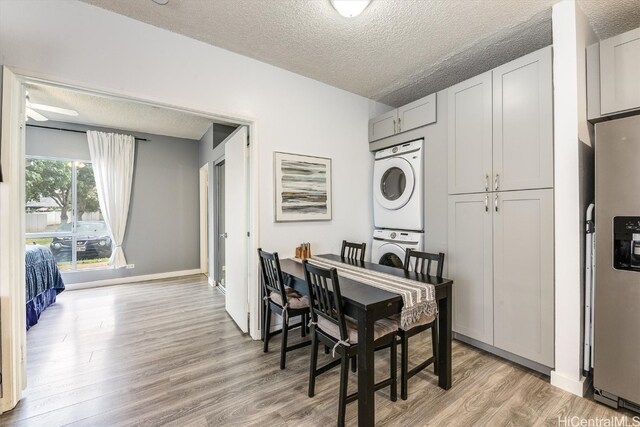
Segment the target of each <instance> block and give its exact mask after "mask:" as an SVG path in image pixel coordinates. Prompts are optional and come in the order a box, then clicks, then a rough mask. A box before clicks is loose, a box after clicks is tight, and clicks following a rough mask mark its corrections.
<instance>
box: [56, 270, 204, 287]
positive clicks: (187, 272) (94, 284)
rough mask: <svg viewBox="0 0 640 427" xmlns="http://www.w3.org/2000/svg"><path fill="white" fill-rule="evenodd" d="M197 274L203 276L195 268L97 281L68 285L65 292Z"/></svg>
mask: <svg viewBox="0 0 640 427" xmlns="http://www.w3.org/2000/svg"><path fill="white" fill-rule="evenodd" d="M197 274H202V273H201V272H200V269H199V268H195V269H193V270H181V271H169V272H166V273H156V274H144V275H140V276H130V277H119V278H117V279H106V280H95V281H93V282H81V283H70V284H68V285H65V290H67V291H77V290H79V289H91V288H99V287H102V286H114V285H123V284H126V283H138V282H147V281H149V280H160V279H171V278H174V277H182V276H193V275H197Z"/></svg>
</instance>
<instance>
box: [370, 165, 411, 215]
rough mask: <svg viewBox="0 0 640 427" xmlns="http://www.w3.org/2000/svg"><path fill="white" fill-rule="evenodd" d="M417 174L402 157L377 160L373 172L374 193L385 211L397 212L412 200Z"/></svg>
mask: <svg viewBox="0 0 640 427" xmlns="http://www.w3.org/2000/svg"><path fill="white" fill-rule="evenodd" d="M414 187H415V174H414V172H413V167H412V166H411V163H409V162H408V161H407V160H405V159H403V158H400V157H390V158H388V159H383V160H376V162H375V166H374V172H373V193H374V195H375V198H376V201H377V202H378V203H379V204H380V206H382V207H383V208H385V209H389V210H397V209H400V208H401V207H403V206H404V205H406V204H407V203H408V202H409V200H410V199H411V195H412V194H413V189H414Z"/></svg>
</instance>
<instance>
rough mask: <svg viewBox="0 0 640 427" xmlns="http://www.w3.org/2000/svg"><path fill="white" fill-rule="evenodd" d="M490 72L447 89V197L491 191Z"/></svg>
mask: <svg viewBox="0 0 640 427" xmlns="http://www.w3.org/2000/svg"><path fill="white" fill-rule="evenodd" d="M491 94H492V93H491V71H489V72H486V73H484V74H481V75H479V76H477V77H474V78H472V79H469V80H467V81H464V82H462V83H459V84H457V85H455V86H453V87H451V88H449V103H448V106H449V117H448V120H449V136H448V143H449V194H462V193H480V192H483V191H488V190H490V181H491V179H492V175H491V174H492V156H491V145H492V137H491V133H492V125H491V115H492V111H491Z"/></svg>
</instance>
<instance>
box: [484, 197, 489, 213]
mask: <svg viewBox="0 0 640 427" xmlns="http://www.w3.org/2000/svg"><path fill="white" fill-rule="evenodd" d="M484 211H485V212H489V195H488V194H487V195H485V196H484Z"/></svg>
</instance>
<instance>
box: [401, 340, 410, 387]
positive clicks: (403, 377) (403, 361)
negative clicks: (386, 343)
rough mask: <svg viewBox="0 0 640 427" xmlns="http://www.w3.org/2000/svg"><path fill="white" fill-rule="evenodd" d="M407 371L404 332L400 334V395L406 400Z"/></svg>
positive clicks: (406, 341)
mask: <svg viewBox="0 0 640 427" xmlns="http://www.w3.org/2000/svg"><path fill="white" fill-rule="evenodd" d="M408 371H409V337H407V335H406V334H404V333H401V334H400V397H401V398H402V400H407V394H408V393H407V388H408V387H407V383H408V382H409V379H408V378H407V376H408Z"/></svg>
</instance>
